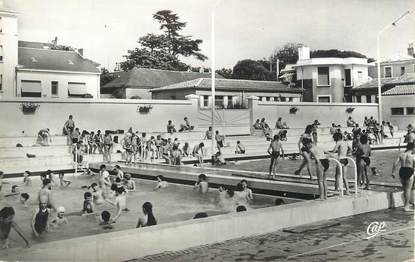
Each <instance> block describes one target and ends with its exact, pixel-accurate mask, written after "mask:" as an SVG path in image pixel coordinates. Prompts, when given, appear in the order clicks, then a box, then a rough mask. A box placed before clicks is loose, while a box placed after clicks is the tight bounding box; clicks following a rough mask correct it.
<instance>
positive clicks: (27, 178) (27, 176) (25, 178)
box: [23, 171, 32, 186]
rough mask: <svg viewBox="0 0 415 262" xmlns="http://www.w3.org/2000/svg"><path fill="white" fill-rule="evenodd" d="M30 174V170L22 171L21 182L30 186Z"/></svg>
mask: <svg viewBox="0 0 415 262" xmlns="http://www.w3.org/2000/svg"><path fill="white" fill-rule="evenodd" d="M31 174H32V173H31V172H30V171H25V172H24V173H23V184H24V185H25V186H32V178H30V176H31Z"/></svg>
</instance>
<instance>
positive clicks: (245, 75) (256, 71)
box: [232, 59, 273, 81]
mask: <svg viewBox="0 0 415 262" xmlns="http://www.w3.org/2000/svg"><path fill="white" fill-rule="evenodd" d="M232 78H235V79H248V80H267V81H271V80H272V79H273V77H272V74H271V73H270V72H269V70H268V69H266V68H265V67H264V66H263V65H261V63H259V62H257V61H254V60H250V59H245V60H242V61H239V62H238V63H237V64H236V65H235V66H234V67H233V72H232Z"/></svg>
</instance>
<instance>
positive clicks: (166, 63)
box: [121, 10, 207, 71]
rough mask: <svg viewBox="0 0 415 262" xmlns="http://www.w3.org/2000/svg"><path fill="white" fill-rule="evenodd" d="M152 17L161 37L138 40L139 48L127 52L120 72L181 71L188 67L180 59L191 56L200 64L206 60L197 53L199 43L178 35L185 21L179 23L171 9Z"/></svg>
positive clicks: (199, 41) (158, 35)
mask: <svg viewBox="0 0 415 262" xmlns="http://www.w3.org/2000/svg"><path fill="white" fill-rule="evenodd" d="M153 18H154V19H155V20H156V21H157V22H158V23H160V30H162V31H163V34H147V35H145V36H143V37H140V39H139V41H138V43H139V44H140V47H138V48H135V49H134V50H129V51H128V55H126V56H125V58H126V59H127V60H126V61H125V62H122V63H121V68H122V69H123V70H129V69H131V68H133V67H135V66H139V67H149V68H157V69H166V70H179V71H183V70H187V69H188V68H189V66H188V65H186V64H184V63H183V62H181V61H180V57H181V56H182V57H189V56H193V57H196V59H198V60H202V61H204V60H206V59H207V57H206V56H205V55H203V54H202V53H201V52H200V48H199V45H200V44H201V43H202V42H203V41H202V40H200V39H192V37H191V36H184V35H181V34H180V31H181V30H182V29H183V28H184V27H185V26H186V22H181V21H180V17H179V16H178V15H177V14H175V13H173V12H172V11H170V10H161V11H158V12H157V13H155V14H153Z"/></svg>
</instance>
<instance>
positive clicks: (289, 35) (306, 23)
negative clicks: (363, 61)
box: [0, 0, 415, 70]
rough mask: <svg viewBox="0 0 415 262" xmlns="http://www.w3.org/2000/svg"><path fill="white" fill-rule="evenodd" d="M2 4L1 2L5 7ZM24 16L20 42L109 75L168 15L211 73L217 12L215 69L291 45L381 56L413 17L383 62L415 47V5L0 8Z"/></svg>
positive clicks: (57, 2)
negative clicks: (195, 43)
mask: <svg viewBox="0 0 415 262" xmlns="http://www.w3.org/2000/svg"><path fill="white" fill-rule="evenodd" d="M0 1H1V0H0ZM3 1H4V2H5V5H6V6H7V7H9V8H11V9H13V10H14V11H16V12H18V15H19V40H26V41H39V42H50V41H51V40H52V39H53V38H54V37H55V36H57V37H58V44H65V45H70V46H73V47H78V48H81V47H82V48H84V50H85V51H84V56H85V57H87V58H90V59H92V60H94V61H96V62H98V63H100V64H101V66H103V67H106V68H109V69H110V70H112V69H113V68H114V66H115V63H116V62H121V61H124V60H125V58H123V55H125V54H127V51H128V50H130V49H134V48H135V47H138V44H137V41H138V38H139V37H141V36H144V35H146V34H147V33H160V32H161V31H160V30H159V25H158V23H157V22H156V21H154V20H153V19H152V14H154V13H155V12H157V11H159V10H163V9H169V10H172V11H173V12H175V13H177V14H178V15H179V16H180V18H181V19H182V21H185V22H187V26H186V28H185V29H184V30H183V32H182V33H183V34H185V35H191V36H193V37H194V38H198V39H202V40H203V43H202V44H201V46H200V47H201V50H202V53H203V54H205V55H206V56H208V57H209V59H208V60H206V61H204V62H202V61H198V60H196V59H193V58H184V59H182V60H183V61H184V62H186V63H189V64H191V65H192V66H195V67H197V66H205V67H210V63H211V60H210V59H211V57H212V49H211V47H212V45H211V35H212V32H211V31H212V30H211V28H212V27H211V26H212V20H211V17H212V16H211V13H212V10H215V19H214V21H215V49H214V51H215V61H216V63H215V64H216V68H222V67H225V68H232V67H233V66H234V65H235V64H236V63H237V62H238V61H239V60H243V59H262V58H268V57H269V56H270V55H271V54H272V53H273V51H274V50H276V49H278V48H280V47H282V46H283V45H284V44H285V43H287V42H299V43H303V44H305V45H307V46H309V47H310V48H311V50H316V49H341V50H353V51H357V52H360V53H363V54H365V55H366V56H368V57H375V56H376V35H377V32H378V31H380V30H381V29H382V28H383V27H385V26H386V25H388V24H390V23H392V21H394V20H395V19H396V18H398V17H399V16H401V15H402V14H403V13H405V12H406V11H407V10H411V11H412V13H411V14H409V15H407V16H406V17H405V18H403V19H402V20H401V21H400V22H399V23H398V24H397V25H396V26H395V27H391V28H389V29H388V30H387V31H385V32H384V33H383V34H382V38H381V57H382V58H387V57H391V56H394V55H396V54H405V53H406V52H407V51H406V50H407V47H408V44H409V43H413V42H415V0H348V1H345V0H117V1H114V0H3Z"/></svg>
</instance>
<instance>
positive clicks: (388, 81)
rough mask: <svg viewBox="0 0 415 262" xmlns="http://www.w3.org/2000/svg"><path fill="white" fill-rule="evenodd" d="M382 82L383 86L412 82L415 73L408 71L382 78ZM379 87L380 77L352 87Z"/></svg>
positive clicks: (358, 88) (360, 88)
mask: <svg viewBox="0 0 415 262" xmlns="http://www.w3.org/2000/svg"><path fill="white" fill-rule="evenodd" d="M380 83H381V85H382V86H390V85H392V86H393V85H404V84H411V83H415V73H406V74H403V75H401V76H399V77H390V78H381V79H380ZM377 87H378V79H377V78H375V79H372V80H371V81H369V82H366V83H364V84H361V85H359V86H356V87H354V88H352V90H362V89H371V88H377Z"/></svg>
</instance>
